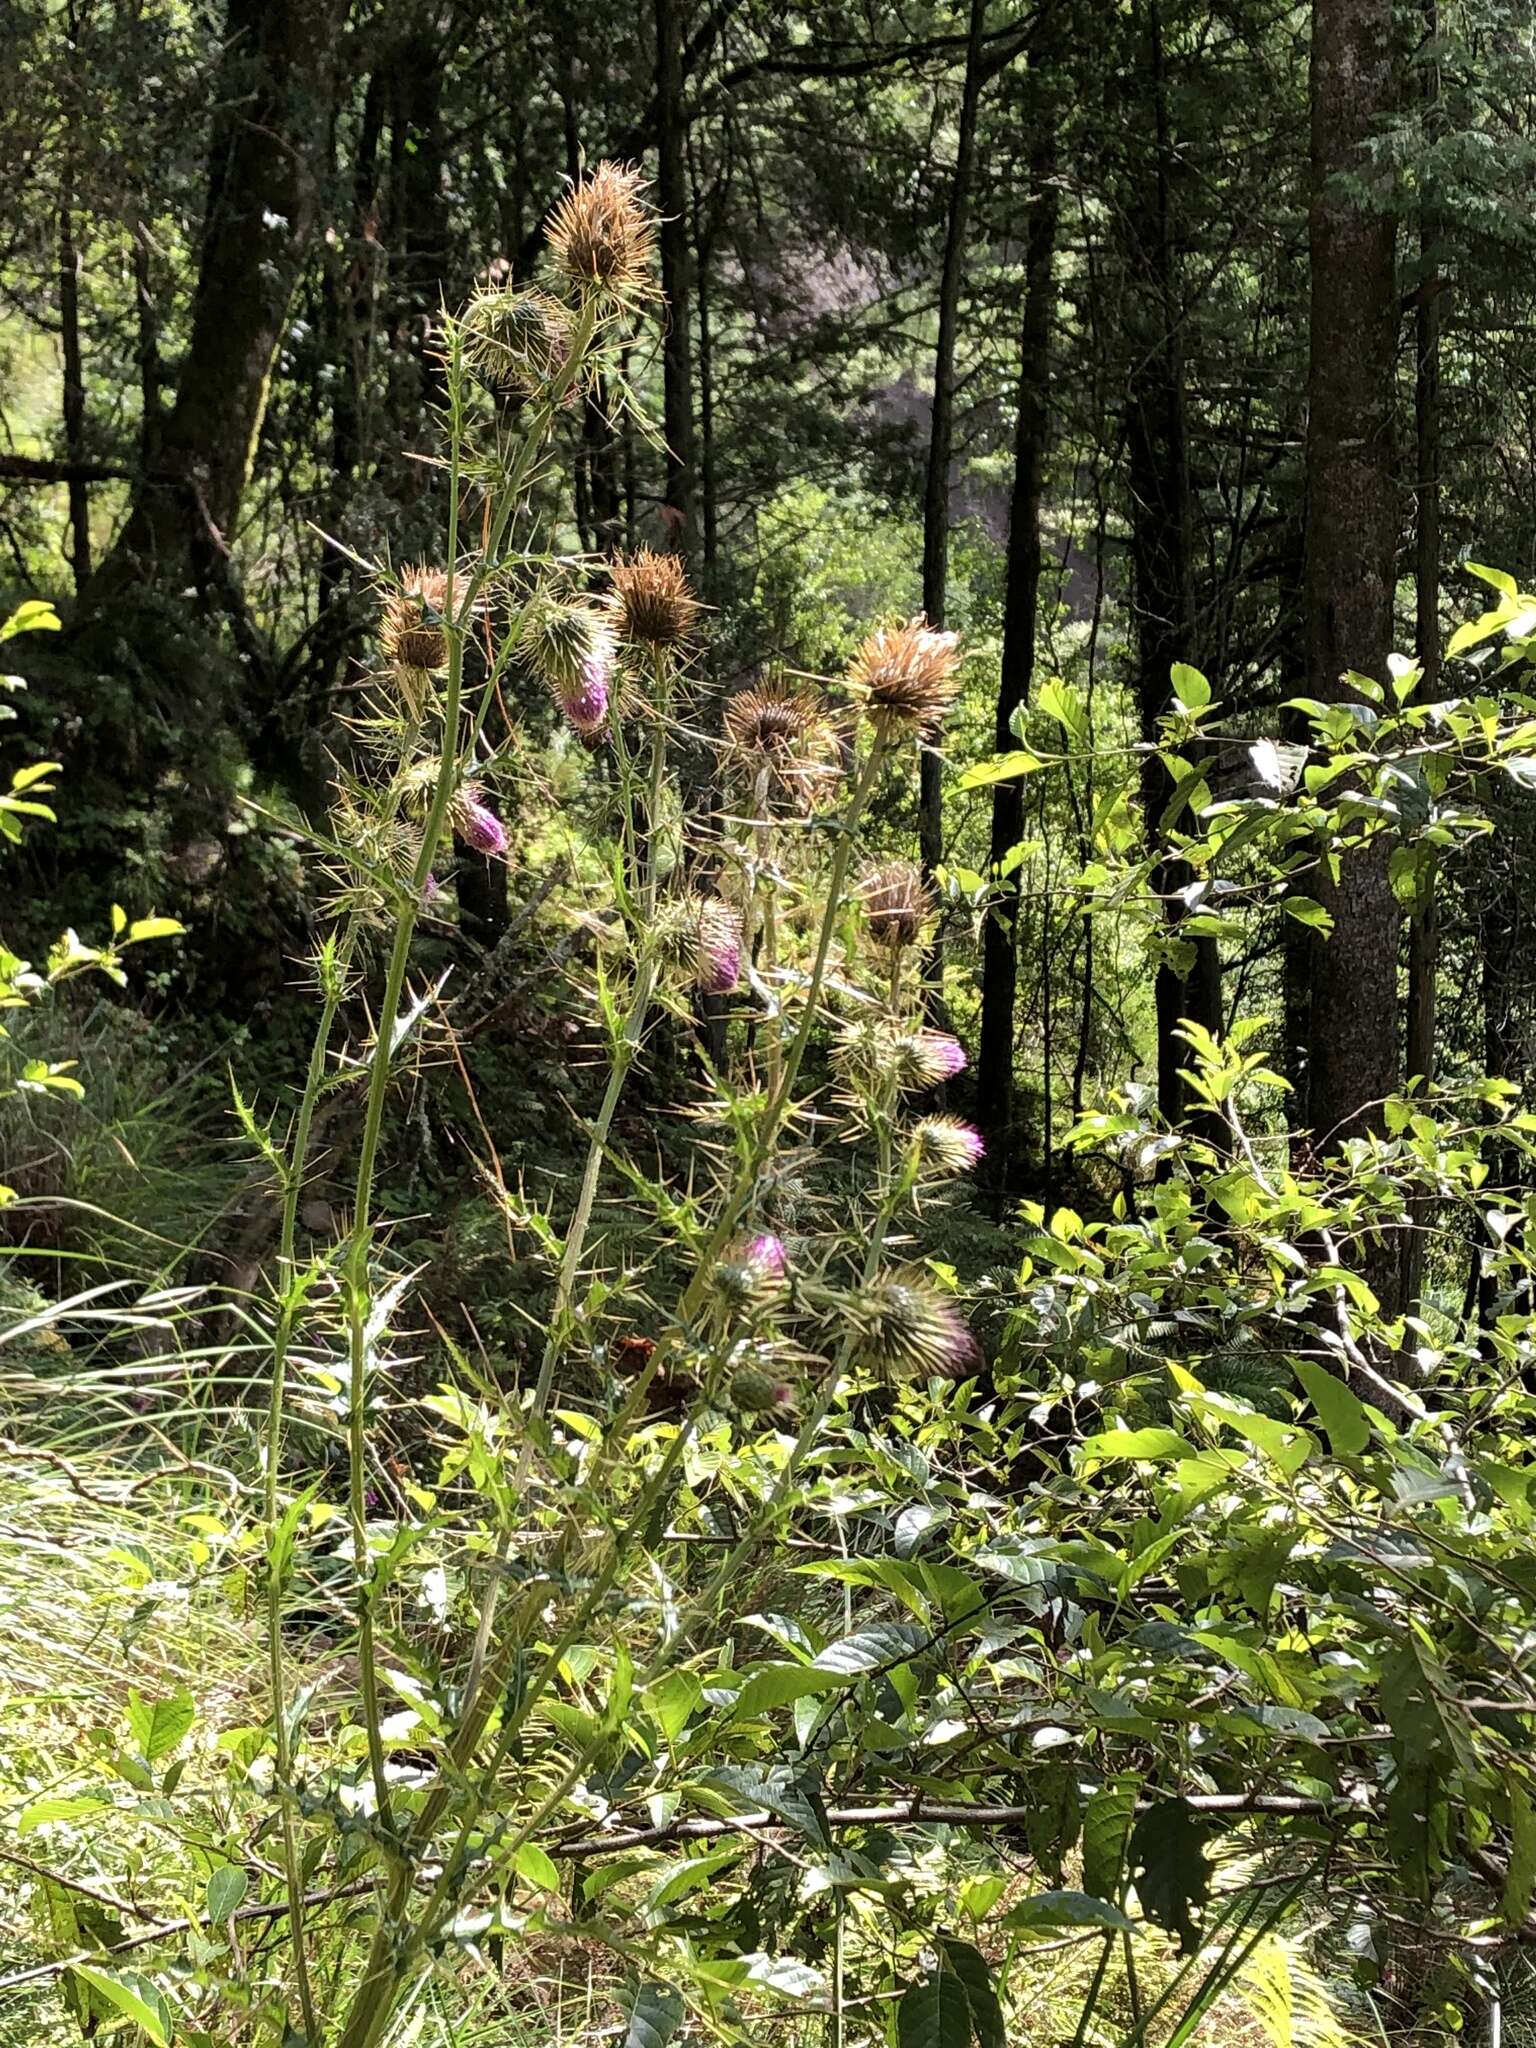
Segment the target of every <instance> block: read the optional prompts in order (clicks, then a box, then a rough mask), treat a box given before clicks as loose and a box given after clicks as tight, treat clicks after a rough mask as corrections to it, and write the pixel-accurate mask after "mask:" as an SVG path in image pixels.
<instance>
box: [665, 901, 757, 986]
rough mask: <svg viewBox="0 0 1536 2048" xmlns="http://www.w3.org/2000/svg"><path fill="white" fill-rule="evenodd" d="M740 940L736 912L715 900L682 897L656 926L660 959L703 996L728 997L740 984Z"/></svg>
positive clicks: (669, 906)
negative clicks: (682, 974) (674, 966)
mask: <svg viewBox="0 0 1536 2048" xmlns="http://www.w3.org/2000/svg"><path fill="white" fill-rule="evenodd" d="M741 938H742V934H741V916H740V914H739V912H737V911H736V910H733V909H732V907H731V905H730V904H729V903H726V902H723V901H722V900H721V898H720V897H718V896H685V897H683V898H682V899H681V900H680V901H678V902H676V903H671V904H668V905H667V907H666V908H665V909H664V910H663V911H662V913H661V915H660V917H659V918H658V919H657V923H656V943H657V945H658V947H659V949H660V951H661V954H662V957H663V958H664V959H667V960H670V961H672V962H673V963H674V965H676V966H678V967H680V968H682V969H683V971H684V972H685V973H686V974H687V975H688V977H689V979H690V980H691V981H692V982H693V983H694V985H695V987H696V988H698V989H699V990H700V991H701V992H702V993H703V994H705V995H711V996H724V995H729V994H730V992H731V991H732V989H734V988H735V987H736V985H737V983H738V982H739V981H740V980H741Z"/></svg>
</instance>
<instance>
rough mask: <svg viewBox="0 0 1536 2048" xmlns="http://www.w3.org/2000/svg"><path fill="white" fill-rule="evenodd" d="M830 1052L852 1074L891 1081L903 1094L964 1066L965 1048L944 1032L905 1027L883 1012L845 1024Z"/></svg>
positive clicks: (935, 1082) (871, 1080)
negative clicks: (873, 1016)
mask: <svg viewBox="0 0 1536 2048" xmlns="http://www.w3.org/2000/svg"><path fill="white" fill-rule="evenodd" d="M833 1056H834V1058H835V1059H836V1060H837V1062H838V1064H839V1065H840V1066H841V1067H842V1068H843V1070H844V1072H845V1073H847V1074H849V1075H850V1076H851V1077H852V1078H853V1079H855V1080H857V1081H862V1082H865V1083H876V1084H878V1083H880V1082H891V1083H894V1085H895V1087H896V1088H897V1090H898V1091H899V1092H900V1093H903V1094H910V1093H912V1092H913V1091H914V1090H916V1089H919V1088H936V1087H937V1086H938V1085H939V1083H940V1082H941V1081H949V1080H952V1079H953V1078H954V1076H955V1075H956V1074H958V1073H959V1072H960V1071H961V1069H962V1068H963V1067H964V1066H965V1048H964V1047H963V1046H962V1045H961V1044H960V1041H959V1040H958V1039H956V1038H951V1037H950V1035H949V1033H948V1032H947V1031H930V1030H928V1029H927V1028H926V1027H925V1026H917V1027H908V1026H904V1025H901V1024H897V1023H894V1022H892V1020H891V1019H889V1018H885V1017H875V1018H864V1019H861V1020H860V1021H858V1022H857V1023H854V1024H849V1025H845V1026H844V1027H843V1030H842V1032H841V1034H840V1036H839V1039H838V1042H837V1045H836V1047H835V1048H834V1054H833Z"/></svg>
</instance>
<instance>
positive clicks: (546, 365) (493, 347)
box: [460, 289, 571, 398]
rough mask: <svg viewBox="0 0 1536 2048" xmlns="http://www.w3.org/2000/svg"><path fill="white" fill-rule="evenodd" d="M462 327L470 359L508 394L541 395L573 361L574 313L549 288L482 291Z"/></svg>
mask: <svg viewBox="0 0 1536 2048" xmlns="http://www.w3.org/2000/svg"><path fill="white" fill-rule="evenodd" d="M460 326H461V329H462V331H463V336H464V360H465V362H467V363H468V365H469V367H470V369H471V370H472V371H473V372H474V374H475V376H477V377H478V378H479V379H480V382H481V383H482V384H484V385H485V386H486V388H487V390H490V391H494V392H496V393H498V394H499V395H500V396H501V397H504V398H537V397H538V396H539V395H540V393H541V392H543V391H544V390H545V389H546V387H547V386H548V385H549V384H550V383H551V381H552V380H553V379H554V378H555V377H557V376H558V375H559V373H560V372H561V371H562V370H563V369H564V368H565V366H566V364H567V362H568V361H569V360H570V354H571V315H570V311H569V309H568V308H567V307H565V306H562V305H561V303H560V301H559V300H558V299H553V298H551V297H550V295H549V294H548V292H541V291H514V290H506V289H502V290H493V291H483V292H477V293H476V294H475V296H474V298H472V299H471V300H470V302H469V304H468V305H467V306H466V307H465V309H464V313H463V317H462V319H461V321H460Z"/></svg>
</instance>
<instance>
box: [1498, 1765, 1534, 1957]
mask: <svg viewBox="0 0 1536 2048" xmlns="http://www.w3.org/2000/svg"><path fill="white" fill-rule="evenodd" d="M1509 1840H1510V1848H1509V1868H1508V1871H1507V1873H1506V1875H1505V1878H1504V1902H1503V1903H1504V1924H1505V1926H1506V1927H1520V1926H1523V1925H1524V1923H1525V1916H1526V1915H1527V1913H1529V1912H1530V1910H1531V1892H1532V1889H1533V1888H1536V1808H1533V1807H1532V1805H1531V1802H1530V1798H1529V1796H1528V1795H1527V1793H1526V1790H1525V1787H1524V1786H1523V1785H1522V1784H1521V1783H1520V1781H1519V1779H1518V1778H1511V1779H1510V1781H1509Z"/></svg>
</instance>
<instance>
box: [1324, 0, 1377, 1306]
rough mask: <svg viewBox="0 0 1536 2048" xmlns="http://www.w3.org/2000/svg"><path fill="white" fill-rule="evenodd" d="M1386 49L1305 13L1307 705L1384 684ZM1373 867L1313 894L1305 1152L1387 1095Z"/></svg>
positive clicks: (1344, 13)
mask: <svg viewBox="0 0 1536 2048" xmlns="http://www.w3.org/2000/svg"><path fill="white" fill-rule="evenodd" d="M1391 39H1392V0H1313V10H1312V73H1311V91H1312V208H1311V224H1310V244H1311V322H1310V327H1311V332H1310V358H1311V359H1310V370H1309V375H1308V413H1307V479H1308V494H1309V495H1308V504H1307V635H1308V666H1309V669H1310V689H1311V694H1312V695H1313V696H1314V697H1318V698H1321V699H1322V700H1323V701H1324V702H1325V703H1339V702H1343V701H1347V700H1348V699H1349V698H1350V696H1351V695H1352V692H1351V690H1350V686H1349V684H1348V683H1347V682H1345V680H1344V676H1345V672H1346V671H1347V670H1356V671H1358V672H1360V673H1362V674H1364V675H1367V676H1371V677H1375V678H1382V679H1384V678H1385V676H1386V673H1387V656H1388V654H1389V653H1390V652H1391V648H1392V587H1393V573H1394V572H1393V558H1394V554H1395V550H1396V542H1397V508H1396V502H1395V496H1394V491H1393V484H1392V398H1393V371H1394V356H1395V352H1396V345H1397V292H1396V284H1395V279H1394V276H1393V254H1394V230H1393V222H1392V219H1391V216H1390V214H1389V213H1388V212H1387V211H1386V210H1385V208H1384V207H1383V208H1374V207H1372V206H1370V205H1368V204H1366V203H1365V202H1364V201H1363V200H1362V199H1361V197H1360V194H1359V185H1358V181H1359V180H1360V178H1361V177H1362V176H1363V175H1364V174H1365V172H1366V168H1367V166H1366V163H1365V160H1364V153H1365V147H1366V144H1367V142H1368V140H1369V138H1370V136H1371V134H1372V133H1373V131H1374V130H1375V128H1376V126H1377V125H1378V123H1379V122H1380V121H1381V119H1382V118H1383V116H1384V115H1386V114H1387V113H1388V112H1389V111H1390V109H1391V106H1392V40H1391ZM1387 859H1388V848H1387V846H1386V845H1385V844H1381V845H1379V847H1378V848H1376V849H1373V850H1372V851H1371V852H1369V853H1366V854H1362V855H1358V856H1356V857H1354V858H1352V859H1348V860H1346V861H1345V862H1344V863H1343V866H1342V871H1341V873H1340V875H1339V877H1338V879H1337V880H1336V881H1335V880H1333V879H1332V878H1331V877H1329V876H1327V875H1326V874H1325V875H1324V876H1323V877H1322V879H1321V881H1320V883H1319V887H1318V895H1319V897H1320V898H1321V900H1322V902H1323V904H1324V906H1325V907H1326V908H1327V909H1328V911H1329V912H1330V913H1331V914H1332V917H1333V920H1334V930H1333V933H1332V936H1331V937H1330V938H1329V939H1328V940H1327V941H1326V942H1320V943H1319V944H1317V945H1316V947H1315V948H1314V951H1313V959H1312V976H1311V981H1312V991H1311V1014H1310V1023H1309V1031H1310V1041H1311V1042H1310V1047H1309V1052H1310V1086H1309V1090H1308V1096H1309V1100H1308V1114H1309V1117H1310V1121H1311V1124H1312V1128H1313V1131H1314V1133H1315V1134H1316V1139H1317V1142H1318V1143H1319V1144H1333V1143H1335V1142H1337V1140H1338V1139H1339V1138H1340V1137H1341V1136H1344V1135H1347V1134H1348V1132H1349V1131H1350V1130H1351V1129H1352V1128H1353V1129H1358V1128H1360V1126H1361V1125H1362V1124H1368V1123H1370V1122H1372V1121H1373V1120H1374V1117H1375V1114H1376V1112H1375V1109H1374V1105H1375V1104H1377V1103H1378V1102H1379V1101H1380V1099H1381V1098H1382V1097H1383V1096H1385V1095H1389V1094H1390V1093H1391V1092H1392V1091H1393V1090H1394V1089H1395V1088H1396V1086H1397V1080H1398V1035H1399V1018H1398V991H1397V954H1398V912H1397V906H1396V903H1395V902H1394V900H1393V895H1392V890H1391V887H1390V884H1389V882H1388V878H1387ZM1376 1277H1380V1276H1379V1275H1373V1278H1376ZM1378 1291H1380V1289H1378Z"/></svg>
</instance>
